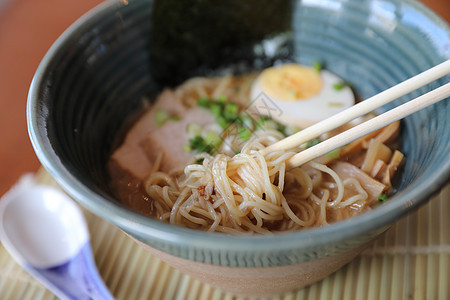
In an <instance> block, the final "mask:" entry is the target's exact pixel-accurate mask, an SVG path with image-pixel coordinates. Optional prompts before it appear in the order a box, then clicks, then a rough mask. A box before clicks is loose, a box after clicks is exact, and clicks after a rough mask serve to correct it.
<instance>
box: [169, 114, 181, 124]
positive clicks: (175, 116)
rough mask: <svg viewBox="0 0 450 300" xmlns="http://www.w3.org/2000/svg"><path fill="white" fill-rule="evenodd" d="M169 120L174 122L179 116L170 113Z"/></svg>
mask: <svg viewBox="0 0 450 300" xmlns="http://www.w3.org/2000/svg"><path fill="white" fill-rule="evenodd" d="M170 120H172V121H174V122H178V121H180V117H179V116H177V115H171V116H170Z"/></svg>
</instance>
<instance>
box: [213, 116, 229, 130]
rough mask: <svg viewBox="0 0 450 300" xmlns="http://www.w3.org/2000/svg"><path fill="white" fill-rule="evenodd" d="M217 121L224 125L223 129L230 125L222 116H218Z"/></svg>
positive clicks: (221, 125)
mask: <svg viewBox="0 0 450 300" xmlns="http://www.w3.org/2000/svg"><path fill="white" fill-rule="evenodd" d="M216 121H217V123H218V124H219V125H220V127H222V129H225V128H227V127H228V125H229V123H228V121H227V120H226V119H225V118H224V117H222V116H219V117H217V118H216Z"/></svg>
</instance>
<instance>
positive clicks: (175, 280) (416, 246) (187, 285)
mask: <svg viewBox="0 0 450 300" xmlns="http://www.w3.org/2000/svg"><path fill="white" fill-rule="evenodd" d="M36 180H37V182H39V183H43V184H48V185H56V184H55V183H54V182H53V181H52V180H51V178H50V176H49V175H48V174H47V173H45V171H40V172H38V174H37V176H36ZM85 216H86V219H87V221H88V225H89V228H90V232H91V243H92V248H93V252H94V256H95V260H96V262H97V266H98V269H99V272H100V274H101V276H102V277H103V279H104V281H105V282H106V285H107V286H108V287H109V289H110V291H111V292H112V294H113V295H114V296H115V297H116V298H117V299H126V300H128V299H130V300H133V299H152V300H153V299H166V300H172V299H177V300H181V299H192V300H247V299H255V298H245V297H234V296H233V295H230V294H227V293H224V292H222V291H219V290H216V289H214V288H211V287H209V286H207V285H204V284H202V283H200V282H199V281H197V280H194V279H192V278H190V277H189V276H187V275H184V274H182V273H180V272H179V271H177V270H175V269H173V268H172V267H170V266H168V265H167V264H165V263H163V262H162V261H160V260H159V259H158V258H156V257H154V256H152V255H151V254H149V253H147V252H146V251H145V250H144V249H142V248H141V247H140V246H138V245H137V244H136V243H134V242H133V241H132V240H131V239H130V238H128V237H127V236H126V235H125V234H124V233H122V232H121V231H120V230H118V229H117V228H116V227H114V226H113V225H111V224H109V223H107V222H105V221H103V220H101V219H99V218H97V217H96V216H94V215H92V214H90V213H88V212H85ZM449 219H450V183H448V184H447V185H446V186H445V187H444V188H443V189H442V190H441V191H440V193H439V194H438V195H436V196H435V197H434V198H433V199H431V201H429V202H428V204H426V205H424V206H422V207H421V208H420V209H419V210H418V211H416V212H415V213H412V214H410V215H408V216H407V217H405V218H403V219H402V220H400V221H399V222H397V223H396V224H395V225H394V226H393V227H392V228H390V229H389V230H388V231H387V232H386V233H385V234H384V235H383V236H382V237H381V238H380V239H378V240H377V241H376V242H375V244H374V245H373V246H372V247H371V248H369V249H367V250H366V251H364V252H363V253H362V254H361V255H360V256H358V257H357V258H356V259H355V260H353V261H352V262H351V263H349V264H348V265H347V266H345V267H343V268H342V269H340V270H339V271H337V272H336V273H334V274H332V275H331V276H329V277H327V278H325V279H324V280H322V281H320V282H318V283H316V284H313V285H311V286H309V287H306V288H303V289H300V290H297V291H294V292H291V293H288V294H284V295H280V296H278V297H273V298H267V299H274V300H275V299H277V300H294V299H295V300H302V299H308V300H310V299H323V300H325V299H326V300H328V299H332V300H338V299H367V300H371V299H373V300H375V299H415V300H416V299H427V300H428V299H431V300H434V299H437V300H447V299H450V220H449ZM0 299H2V300H7V299H14V300H19V299H20V300H26V299H33V300H44V299H45V300H50V299H56V297H55V296H54V295H53V294H52V293H51V292H49V291H48V290H47V289H46V288H45V287H43V286H42V285H41V284H40V283H39V282H37V281H36V280H34V279H33V278H32V277H31V276H29V275H28V274H27V273H26V272H25V271H24V270H23V269H22V268H21V267H19V266H18V265H17V264H16V263H15V262H14V260H13V259H12V258H11V257H10V256H9V254H8V253H7V252H6V250H5V249H4V248H3V247H2V246H1V245H0Z"/></svg>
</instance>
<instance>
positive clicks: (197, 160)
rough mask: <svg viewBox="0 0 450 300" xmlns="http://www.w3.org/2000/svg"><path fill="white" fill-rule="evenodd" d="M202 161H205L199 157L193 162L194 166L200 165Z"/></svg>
mask: <svg viewBox="0 0 450 300" xmlns="http://www.w3.org/2000/svg"><path fill="white" fill-rule="evenodd" d="M204 160H205V158H204V157H200V158H198V159H196V160H195V162H194V164H197V165H202V164H203V161H204Z"/></svg>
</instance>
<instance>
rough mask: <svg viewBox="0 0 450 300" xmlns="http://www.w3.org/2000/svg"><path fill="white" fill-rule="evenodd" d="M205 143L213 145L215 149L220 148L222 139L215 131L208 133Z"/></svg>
mask: <svg viewBox="0 0 450 300" xmlns="http://www.w3.org/2000/svg"><path fill="white" fill-rule="evenodd" d="M205 142H206V144H208V145H212V146H213V147H214V148H218V147H219V146H220V144H222V139H221V138H220V136H219V135H218V134H217V133H215V132H214V131H208V133H206V137H205Z"/></svg>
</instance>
